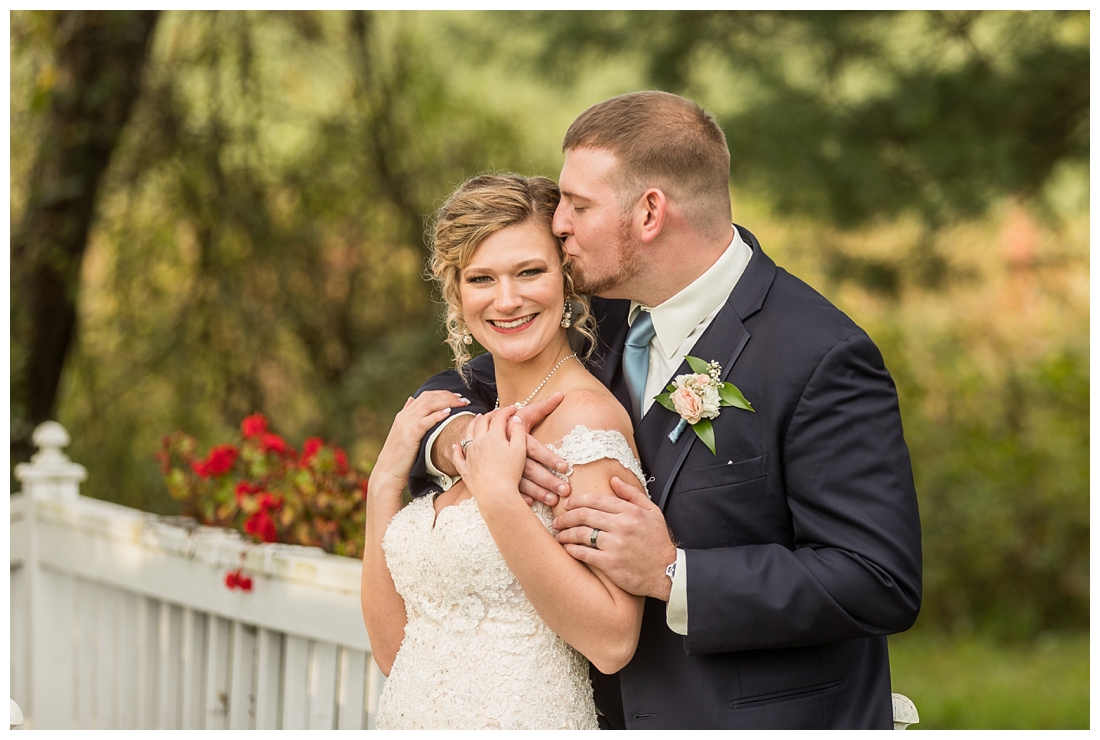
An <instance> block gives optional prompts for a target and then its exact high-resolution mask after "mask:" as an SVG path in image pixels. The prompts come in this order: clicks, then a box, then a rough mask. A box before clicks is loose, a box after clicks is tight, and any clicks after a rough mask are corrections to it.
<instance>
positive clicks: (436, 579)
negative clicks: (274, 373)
mask: <svg viewBox="0 0 1100 740" xmlns="http://www.w3.org/2000/svg"><path fill="white" fill-rule="evenodd" d="M559 197H560V194H559V191H558V188H557V185H555V184H554V182H553V181H551V180H548V179H546V178H541V177H532V178H525V177H521V176H519V175H483V176H479V177H475V178H472V179H471V180H468V181H467V182H465V183H463V184H462V185H461V186H459V188H458V189H457V190H456V191H455V192H454V193H453V194H452V195H451V196H450V198H449V199H448V200H447V201H446V202H445V203H444V205H443V206H442V207H441V208H440V210H439V212H438V213H437V214H436V223H435V230H434V239H433V244H432V261H431V269H432V272H433V276H434V278H435V279H436V281H437V282H438V283H439V286H440V288H441V292H442V294H443V297H444V299H445V301H446V310H447V316H446V325H447V330H448V334H449V338H448V342H449V343H450V345H451V347H452V350H453V351H454V355H455V364H456V366H457V368H458V370H459V372H463V371H464V369H465V370H466V371H467V372H468V369H466V368H465V363H466V362H467V361H468V360H469V351H468V349H467V347H468V345H470V344H472V343H473V342H472V340H473V339H477V341H478V342H479V343H480V344H481V345H482V346H483V347H485V348H486V349H487V350H488V351H489V352H491V353H492V355H493V363H494V366H495V370H496V388H497V393H498V399H497V400H498V406H499V408H498V409H496V410H494V411H493V412H491V413H488V414H485V415H479V416H477V417H471V418H472V419H473V421H472V422H470V424H469V427H468V429H469V431H468V432H467V433H466V435H465V436H466V439H463V441H462V445H461V448H459V446H458V445H456V446H455V450H454V459H455V465H456V467H457V468H458V470H459V473H460V474H461V476H462V477H461V479H460V480H459V481H458V482H457V483H456V484H455V485H453V486H452V487H451V488H450V489H448V490H447V491H445V492H442V493H439V494H437V495H435V496H434V497H433V496H424V497H423V498H420V499H416V500H414V501H413V502H412V503H411V504H409V505H408V506H406V507H405V508H404V509H402V507H401V497H402V492H403V490H404V488H405V486H406V483H407V480H408V475H409V471H410V469H411V467H412V465H413V462H414V460H415V458H416V455H417V451H418V448H419V445H420V441H421V439H422V438H423V437H424V435H425V433H426V432H427V431H428V430H429V429H431V428H432V427H433V426H434V425H436V424H438V423H439V422H440V421H441V420H443V419H445V418H447V416H448V415H449V414H450V413H451V410H452V409H453V408H460V407H461V406H462V405H464V404H465V403H466V401H465V399H462V398H460V397H458V396H455V395H454V394H452V393H450V392H447V391H427V392H424V393H422V394H421V395H420V396H419V397H417V398H416V399H412V398H410V399H409V400H408V401H407V402H406V403H405V407H404V408H403V409H402V410H401V411H400V412H399V413H398V414H397V416H396V418H395V419H394V423H393V426H392V428H391V429H390V433H389V436H388V437H387V439H386V443H385V445H384V446H383V448H382V451H381V453H379V456H378V461H377V464H376V465H375V468H374V471H373V473H372V474H371V489H370V495H369V496H368V498H367V525H366V547H365V554H364V557H363V581H362V602H363V616H364V620H365V622H366V626H367V632H368V634H369V636H370V643H371V649H372V650H373V653H374V657H375V660H376V661H377V663H378V666H379V667H380V668H381V669H382V672H383V673H385V674H386V675H387V676H388V677H389V678H388V680H387V681H386V685H385V689H384V690H383V693H382V698H381V702H380V704H379V707H378V714H377V726H378V728H379V729H414V728H440V729H487V728H501V729H555V728H560V729H597V723H596V710H595V706H594V704H593V701H592V688H591V684H590V682H589V678H588V661H591V662H592V664H593V665H595V667H596V668H597V669H599V670H600V671H602V672H603V673H614V672H616V671H618V670H619V669H620V668H622V667H623V666H624V665H626V664H627V663H628V662H629V661H630V659H631V657H632V656H633V654H634V649H635V647H636V646H637V642H638V634H639V630H640V628H641V620H642V599H641V597H636V596H632V595H630V594H628V593H626V592H625V591H623V590H622V589H620V588H618V587H617V586H616V585H615V584H613V583H612V582H611V581H610V580H609V579H608V578H607V577H606V576H605V575H604V574H603V573H601V572H600V571H598V570H593V569H590V568H589V567H588V566H587V565H585V564H583V563H581V562H579V561H577V560H574V559H573V558H572V557H571V556H570V555H569V554H568V553H566V552H565V550H564V549H563V548H562V546H561V545H560V544H559V543H558V542H557V541H556V540H555V539H554V532H553V530H552V529H551V528H550V522H551V521H552V520H553V517H554V516H555V515H556V514H557V513H560V512H559V510H558V509H559V507H561V504H560V503H559V504H558V506H557V507H555V508H554V509H553V510H552V509H550V508H548V507H546V506H545V505H543V504H541V503H536V504H534V505H532V506H530V507H528V505H527V504H526V503H524V500H523V498H522V497H521V495H520V493H519V490H518V487H519V480H520V477H521V475H522V471H523V466H524V462H525V460H526V457H527V453H526V444H527V442H526V439H527V429H526V427H525V425H524V424H523V423H522V422H521V420H520V418H519V417H518V416H516V411H517V409H518V408H522V407H523V406H524V405H526V404H528V403H532V402H534V401H537V400H540V399H543V398H547V397H549V396H550V395H551V394H554V393H557V392H561V393H563V394H564V398H563V400H562V402H561V403H560V405H559V406H558V407H557V409H556V410H555V411H554V412H553V413H552V414H551V415H550V416H549V417H548V418H547V419H546V420H545V421H543V422H542V423H541V424H539V425H537V426H536V427H535V428H534V429H532V430H531V435H532V436H534V437H535V438H536V439H537V440H539V441H540V442H542V443H544V444H550V445H552V446H553V448H554V450H555V451H556V452H558V454H559V455H560V456H561V457H562V458H563V459H565V460H566V461H567V462H568V463H569V464H570V466H571V469H570V471H569V473H567V474H559V475H561V476H562V477H567V476H571V477H569V480H570V483H571V485H572V487H573V489H574V490H584V491H586V492H588V491H593V492H605V493H607V494H608V495H614V493H613V492H612V491H611V487H610V483H609V481H610V479H611V478H612V477H613V476H618V477H620V478H623V479H629V477H630V476H634V477H636V478H637V479H638V480H639V482H640V483H641V484H642V485H643V487H644V485H645V481H644V476H643V474H642V471H641V468H640V466H639V464H638V461H637V451H636V449H635V448H634V441H633V435H632V432H631V422H630V417H629V415H628V414H627V412H626V411H625V410H624V409H623V407H622V406H621V405H620V404H619V403H618V401H617V400H616V399H615V397H614V396H612V395H611V393H610V391H608V390H607V389H606V388H605V387H604V386H603V385H602V384H601V383H600V382H599V381H598V380H596V379H595V378H594V377H593V376H592V375H591V374H590V373H589V372H588V371H587V370H586V369H585V367H584V364H583V360H584V359H585V357H584V354H583V353H582V354H580V355H578V351H579V350H580V349H581V347H582V346H588V347H591V346H592V345H593V341H592V339H593V330H594V326H595V322H594V320H593V319H592V317H591V315H590V313H589V311H588V305H587V302H586V301H585V300H584V299H582V298H580V297H578V296H577V295H575V294H574V292H573V290H572V281H571V279H570V278H569V273H568V268H567V267H565V266H564V261H563V256H564V255H563V252H562V249H561V245H560V242H559V240H558V239H557V238H556V237H555V236H554V235H553V233H552V232H551V230H550V221H551V217H552V216H553V213H554V209H555V207H556V206H557V203H558V199H559ZM571 340H572V341H573V342H574V346H572V347H571V345H570V341H571ZM456 423H463V422H456ZM593 540H594V541H593V542H592V543H590V544H591V546H593V547H598V546H599V541H598V534H596V535H594V536H593ZM586 659H587V660H586Z"/></svg>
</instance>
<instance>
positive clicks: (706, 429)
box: [691, 419, 718, 455]
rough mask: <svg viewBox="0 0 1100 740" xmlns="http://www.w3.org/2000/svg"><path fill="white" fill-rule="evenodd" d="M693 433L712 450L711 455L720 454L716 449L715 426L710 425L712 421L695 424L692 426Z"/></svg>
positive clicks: (705, 420)
mask: <svg viewBox="0 0 1100 740" xmlns="http://www.w3.org/2000/svg"><path fill="white" fill-rule="evenodd" d="M691 429H692V431H694V432H695V434H696V435H697V436H698V437H699V439H701V440H702V441H703V444H705V445H706V446H707V449H708V450H710V454H712V455H717V454H718V453H717V452H716V451H715V448H714V425H712V424H711V423H710V419H700V420H699V421H698V422H696V423H695V424H692V425H691Z"/></svg>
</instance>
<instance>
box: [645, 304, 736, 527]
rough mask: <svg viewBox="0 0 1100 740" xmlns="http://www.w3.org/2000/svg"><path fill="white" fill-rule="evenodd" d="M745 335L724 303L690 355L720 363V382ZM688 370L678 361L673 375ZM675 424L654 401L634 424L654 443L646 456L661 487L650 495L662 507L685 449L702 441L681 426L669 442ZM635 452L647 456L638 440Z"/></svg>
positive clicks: (673, 416) (672, 415)
mask: <svg viewBox="0 0 1100 740" xmlns="http://www.w3.org/2000/svg"><path fill="white" fill-rule="evenodd" d="M749 336H750V335H749V332H748V330H747V329H745V326H744V324H742V323H741V319H740V318H739V317H738V316H737V314H736V312H734V310H733V309H732V308H731V307H730V306H729V304H728V303H727V304H726V307H725V308H724V309H722V310H721V311H720V312H719V313H718V315H717V316H715V317H714V321H712V322H711V324H710V326H709V327H707V330H706V331H705V332H704V333H703V336H701V337H700V338H699V341H697V342H696V343H695V346H694V347H692V349H691V355H692V357H698V358H699V359H701V360H705V361H707V362H710V361H711V360H717V361H718V362H719V363H721V365H722V380H723V381H724V380H725V379H726V377H727V376H728V375H729V372H730V369H731V368H733V364H734V363H735V362H737V358H738V357H740V356H741V351H742V350H743V349H744V348H745V345H746V344H748V341H749ZM731 346H732V347H733V351H732V353H731V352H730V347H731ZM690 372H692V370H691V368H690V367H688V364H687V362H682V363H680V367H679V368H677V370H676V374H675V375H674V376H673V377H675V376H676V375H683V374H684V373H690ZM725 412H726V409H725V408H724V409H723V413H725ZM679 423H680V416H679V415H678V414H676V413H675V412H673V411H669V410H668V409H666V408H665V407H664V406H661V405H660V404H658V403H655V404H653V406H651V407H650V409H649V413H647V414H646V415H645V418H644V419H642V423H641V424H640V425H639V427H638V434H637V437H638V438H639V440H641V439H645V440H646V447H648V446H649V445H650V444H652V443H656V444H657V445H658V447H657V449H656V456H655V457H649V458H648V459H650V460H653V465H652V467H651V468H650V471H649V474H650V475H651V476H652V477H653V478H654V480H655V482H656V483H658V484H660V486H661V489H660V491H659V492H654V491H650V495H651V496H653V501H654V503H656V504H657V506H659V507H661V508H662V509H663V508H664V505H665V500H666V499H667V498H668V492H669V489H670V488H671V487H672V481H673V480H675V478H676V473H677V472H679V470H680V466H682V465H683V464H684V460H685V459H686V458H687V453H688V451H689V450H691V447H692V445H694V444H697V443H698V444H702V442H700V441H699V438H698V437H697V436H695V432H693V431H692V430H690V429H684V432H683V434H682V435H680V439H679V441H678V442H677V443H676V444H673V443H672V441H671V440H670V439H669V438H668V435H669V433H670V432H671V431H672V430H673V429H675V428H676V425H677V424H679ZM638 451H639V452H640V453H641V455H642V459H643V460H644V459H647V458H646V454H647V452H648V451H649V450H648V449H647V450H643V449H642V443H641V442H640V441H639V443H638ZM654 494H656V495H654Z"/></svg>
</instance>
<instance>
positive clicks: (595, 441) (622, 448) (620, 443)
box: [546, 424, 649, 494]
mask: <svg viewBox="0 0 1100 740" xmlns="http://www.w3.org/2000/svg"><path fill="white" fill-rule="evenodd" d="M546 446H547V447H549V448H550V449H551V450H553V451H554V452H556V453H558V457H560V458H561V459H562V460H565V461H566V462H567V463H569V471H568V472H566V473H559V472H557V471H556V470H551V471H550V472H551V473H553V474H554V475H556V476H558V477H559V478H563V479H567V478H568V477H569V475H570V474H571V473H572V472H573V466H574V465H583V464H584V463H590V462H595V461H596V460H603V459H605V458H607V459H611V460H615V461H616V462H618V463H619V464H620V465H622V466H623V467H624V468H626V469H627V470H629V471H630V472H631V473H633V474H634V475H635V476H637V478H638V482H639V483H641V484H642V490H644V491H646V493H647V494H648V493H649V491H648V488H647V486H646V480H645V474H644V473H642V466H641V464H640V463H639V462H638V458H636V457H634V451H633V450H631V449H630V445H629V444H628V443H627V441H626V437H624V436H623V435H622V433H621V432H617V431H615V430H613V429H610V430H609V429H589V428H588V427H586V426H584V425H582V424H578V425H577V426H575V427H573V431H571V432H569V434H567V435H565V436H564V437H562V440H561V442H559V443H558V446H557V447H555V446H554V445H552V444H551V445H546Z"/></svg>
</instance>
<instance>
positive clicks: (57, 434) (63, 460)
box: [15, 421, 88, 499]
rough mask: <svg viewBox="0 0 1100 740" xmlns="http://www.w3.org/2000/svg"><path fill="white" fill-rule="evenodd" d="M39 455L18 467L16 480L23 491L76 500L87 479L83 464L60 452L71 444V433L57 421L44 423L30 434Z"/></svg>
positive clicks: (34, 494) (33, 495)
mask: <svg viewBox="0 0 1100 740" xmlns="http://www.w3.org/2000/svg"><path fill="white" fill-rule="evenodd" d="M31 439H32V440H34V443H35V445H37V446H38V452H36V453H34V454H33V455H31V461H30V462H29V463H20V464H18V465H16V466H15V477H16V478H18V479H19V482H20V483H22V484H23V492H24V493H25V494H28V495H30V496H31V497H48V498H60V499H76V498H77V497H78V496H79V495H80V482H81V481H83V480H85V479H86V478H87V477H88V471H87V470H85V469H84V466H83V465H78V464H76V463H74V462H73V461H72V460H70V459H69V456H68V455H66V454H65V453H64V452H62V451H61V450H62V449H63V448H64V447H67V446H68V444H69V433H68V432H67V431H65V427H63V426H61V425H60V424H58V423H57V422H56V421H45V422H42V423H41V424H39V425H38V426H37V427H35V430H34V434H33V435H31Z"/></svg>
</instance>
